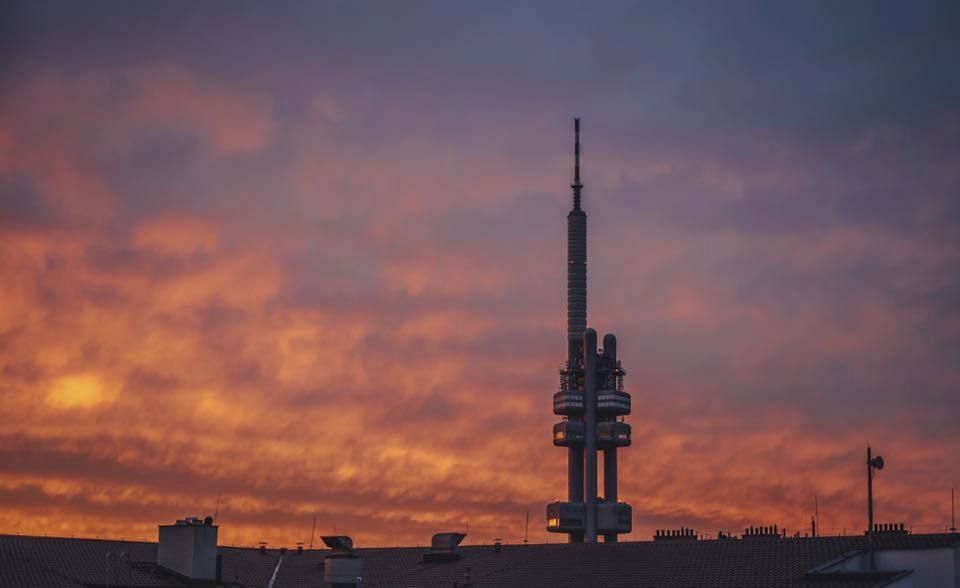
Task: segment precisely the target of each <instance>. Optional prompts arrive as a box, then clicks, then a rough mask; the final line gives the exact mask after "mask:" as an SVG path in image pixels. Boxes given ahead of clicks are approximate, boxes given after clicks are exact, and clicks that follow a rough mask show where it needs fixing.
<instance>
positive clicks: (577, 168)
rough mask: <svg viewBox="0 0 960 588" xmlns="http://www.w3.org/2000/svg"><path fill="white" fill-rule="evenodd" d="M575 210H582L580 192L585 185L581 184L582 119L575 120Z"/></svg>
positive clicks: (571, 185) (572, 185)
mask: <svg viewBox="0 0 960 588" xmlns="http://www.w3.org/2000/svg"><path fill="white" fill-rule="evenodd" d="M573 136H574V139H573V161H574V164H573V183H572V184H570V187H571V188H573V209H574V210H580V190H582V189H583V184H581V183H580V119H579V118H575V119H573Z"/></svg>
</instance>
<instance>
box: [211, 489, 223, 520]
mask: <svg viewBox="0 0 960 588" xmlns="http://www.w3.org/2000/svg"><path fill="white" fill-rule="evenodd" d="M222 496H223V491H220V492H217V507H216V508H214V509H213V522H214V524H216V522H217V515H219V514H220V498H221V497H222Z"/></svg>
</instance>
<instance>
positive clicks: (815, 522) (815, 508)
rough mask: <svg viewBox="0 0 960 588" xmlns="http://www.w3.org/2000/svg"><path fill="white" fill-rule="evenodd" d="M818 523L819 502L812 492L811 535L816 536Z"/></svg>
mask: <svg viewBox="0 0 960 588" xmlns="http://www.w3.org/2000/svg"><path fill="white" fill-rule="evenodd" d="M819 524H820V502H819V501H818V500H817V494H816V493H814V494H813V536H814V537H816V536H817V526H818V525H819Z"/></svg>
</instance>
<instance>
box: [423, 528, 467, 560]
mask: <svg viewBox="0 0 960 588" xmlns="http://www.w3.org/2000/svg"><path fill="white" fill-rule="evenodd" d="M466 536H467V534H466V533H437V534H436V535H434V536H433V539H431V540H430V551H428V552H427V553H424V554H423V561H424V563H426V562H434V561H439V562H442V561H456V560H458V559H460V553H458V552H457V546H458V545H460V542H461V541H463V538H464V537H466Z"/></svg>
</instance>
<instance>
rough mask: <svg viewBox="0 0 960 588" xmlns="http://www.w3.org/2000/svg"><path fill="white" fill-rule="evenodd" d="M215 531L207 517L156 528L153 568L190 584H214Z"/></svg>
mask: <svg viewBox="0 0 960 588" xmlns="http://www.w3.org/2000/svg"><path fill="white" fill-rule="evenodd" d="M217 529H218V527H217V526H216V525H214V524H213V519H212V518H210V517H207V518H206V519H198V518H196V517H187V518H184V519H181V520H178V521H177V522H176V523H174V524H172V525H160V541H159V544H158V546H157V565H158V566H160V567H163V568H166V569H168V570H170V571H172V572H175V573H177V574H180V575H181V576H184V577H186V578H189V579H191V580H215V579H216V577H217Z"/></svg>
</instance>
